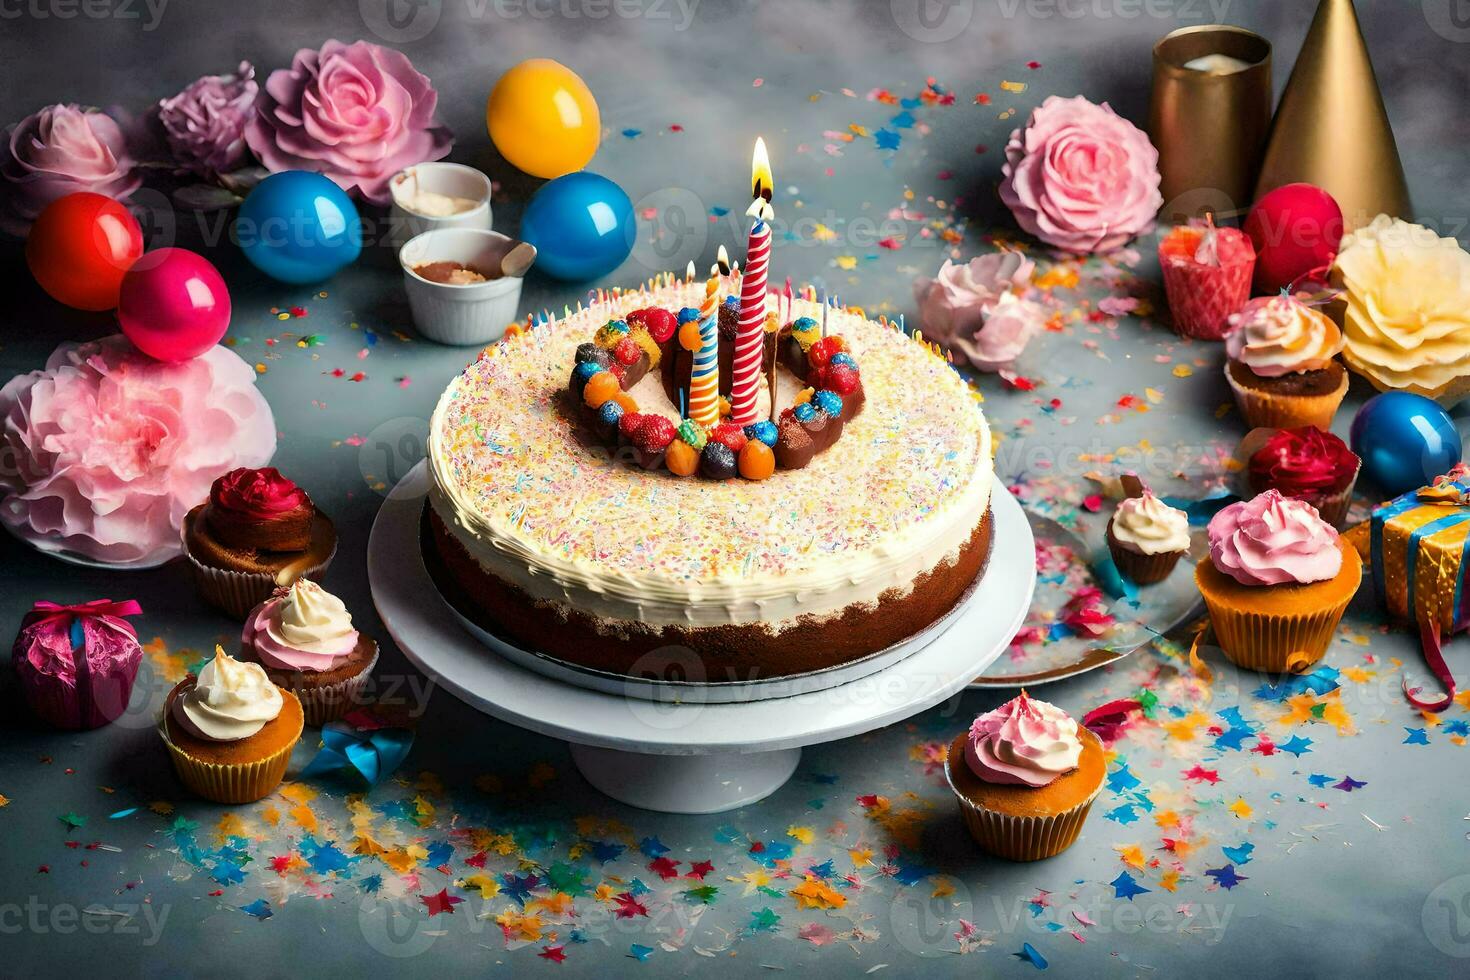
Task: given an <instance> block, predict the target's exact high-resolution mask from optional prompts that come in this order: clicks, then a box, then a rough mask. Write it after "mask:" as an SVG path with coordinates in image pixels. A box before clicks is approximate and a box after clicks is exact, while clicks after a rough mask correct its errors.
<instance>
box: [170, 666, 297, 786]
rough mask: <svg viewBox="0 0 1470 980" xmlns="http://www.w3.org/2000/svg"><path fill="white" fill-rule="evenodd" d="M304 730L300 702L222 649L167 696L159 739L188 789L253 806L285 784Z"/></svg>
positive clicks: (263, 674) (294, 696)
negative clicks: (294, 751)
mask: <svg viewBox="0 0 1470 980" xmlns="http://www.w3.org/2000/svg"><path fill="white" fill-rule="evenodd" d="M302 722H303V719H302V716H301V702H299V701H297V700H296V695H294V694H292V693H291V692H290V691H283V690H281V688H279V687H277V686H276V685H275V684H272V683H271V681H270V678H269V677H267V676H266V675H265V670H264V669H263V668H262V667H261V666H260V665H259V664H250V663H241V662H240V661H238V660H236V659H235V658H233V657H231V656H230V655H229V654H227V653H225V652H224V650H222V649H220V648H219V647H215V648H214V659H213V660H211V661H210V662H209V663H207V664H205V665H204V669H203V670H201V671H200V672H199V676H198V677H197V678H196V677H186V678H184V679H183V680H182V681H180V682H179V683H178V685H177V686H176V687H175V688H174V689H173V690H172V691H170V692H169V693H168V700H167V701H165V702H164V705H163V717H162V719H161V720H160V721H159V723H158V731H159V734H161V735H162V736H163V742H164V744H165V745H167V746H168V751H169V755H170V756H172V757H173V761H174V771H175V772H177V773H178V774H179V780H180V782H182V783H183V784H184V785H185V786H187V787H189V789H191V790H193V791H194V792H195V793H198V794H199V795H200V796H202V797H204V798H205V799H206V800H213V801H214V802H216V803H250V802H253V801H255V800H258V799H260V798H262V797H264V796H268V795H270V793H271V791H272V790H274V789H275V788H276V787H277V786H279V785H280V784H281V779H282V778H284V777H285V775H286V765H287V763H289V762H290V761H291V750H292V749H293V748H295V747H296V742H297V741H298V740H299V739H300V738H301V726H302Z"/></svg>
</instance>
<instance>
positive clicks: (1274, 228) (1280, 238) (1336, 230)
mask: <svg viewBox="0 0 1470 980" xmlns="http://www.w3.org/2000/svg"><path fill="white" fill-rule="evenodd" d="M1245 232H1246V234H1247V235H1250V236H1251V242H1252V243H1254V244H1255V246H1256V292H1257V293H1259V294H1262V295H1267V296H1269V295H1274V294H1276V293H1279V292H1281V290H1282V289H1283V288H1285V287H1286V286H1290V285H1291V284H1292V283H1294V282H1296V281H1297V280H1298V279H1300V278H1302V277H1303V276H1306V275H1307V274H1308V273H1311V272H1317V273H1319V275H1320V276H1321V278H1323V279H1326V274H1327V269H1328V267H1330V266H1331V265H1332V260H1333V259H1334V258H1336V257H1337V249H1338V246H1339V245H1341V244H1342V235H1343V222H1342V208H1340V207H1338V205H1337V201H1335V200H1333V198H1332V195H1331V194H1329V193H1327V192H1326V191H1324V190H1323V189H1322V188H1320V187H1317V186H1315V185H1313V184H1286V185H1284V186H1282V187H1278V188H1276V189H1275V190H1274V191H1271V192H1270V193H1269V194H1267V195H1265V196H1264V197H1262V198H1261V199H1260V200H1259V201H1257V202H1256V206H1255V207H1253V208H1251V213H1250V216H1249V217H1247V218H1246V219H1245Z"/></svg>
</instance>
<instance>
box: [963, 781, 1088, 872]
mask: <svg viewBox="0 0 1470 980" xmlns="http://www.w3.org/2000/svg"><path fill="white" fill-rule="evenodd" d="M951 764H952V762H951V760H950V759H949V758H946V759H945V760H944V779H945V782H947V783H949V788H950V791H951V792H952V793H954V796H955V800H956V801H957V802H958V803H959V808H960V816H961V817H963V818H964V821H965V828H966V829H967V830H969V832H970V836H971V837H972V838H974V840H975V843H977V844H979V845H980V847H981V849H983V850H984V851H986V852H987V853H989V854H993V855H995V856H996V857H999V858H1005V859H1006V860H1008V861H1042V860H1045V859H1046V858H1049V857H1056V856H1057V855H1058V854H1060V853H1062V852H1063V851H1065V850H1066V849H1067V848H1069V847H1071V846H1072V845H1073V844H1074V843H1075V842H1076V840H1077V835H1078V834H1080V833H1081V832H1082V825H1083V824H1084V823H1086V822H1087V814H1088V812H1089V811H1091V810H1092V804H1093V802H1094V801H1095V800H1096V799H1097V798H1098V795H1099V794H1100V793H1102V788H1103V784H1102V783H1101V782H1099V783H1098V786H1097V789H1095V790H1093V791H1092V795H1091V796H1089V797H1087V799H1085V800H1083V801H1082V802H1081V803H1078V804H1077V805H1076V806H1074V807H1073V808H1072V809H1070V810H1065V811H1063V812H1061V813H1055V814H1049V815H1047V816H1013V815H1011V814H1006V813H999V812H997V811H995V810H987V809H986V808H984V807H982V806H980V805H978V804H976V803H975V802H974V801H972V800H971V799H970V798H969V797H967V796H965V795H964V794H963V793H961V792H960V791H959V790H958V789H956V788H955V784H954V779H953V778H952V776H951V774H950V766H951Z"/></svg>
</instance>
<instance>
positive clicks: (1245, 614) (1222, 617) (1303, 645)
mask: <svg viewBox="0 0 1470 980" xmlns="http://www.w3.org/2000/svg"><path fill="white" fill-rule="evenodd" d="M1204 597H1205V607H1206V608H1207V609H1209V612H1210V625H1211V626H1212V627H1213V628H1214V632H1215V641H1216V642H1217V643H1218V644H1219V645H1220V649H1221V650H1223V651H1224V652H1225V657H1226V659H1228V660H1229V661H1230V662H1231V663H1233V664H1235V665H1237V666H1239V667H1244V668H1246V669H1247V670H1258V671H1261V672H1263V673H1270V674H1285V673H1292V674H1301V673H1305V672H1306V671H1307V670H1309V669H1311V667H1312V666H1313V665H1314V664H1316V663H1317V662H1318V661H1319V660H1321V659H1322V658H1323V657H1324V656H1326V655H1327V648H1328V647H1329V646H1330V645H1331V644H1332V638H1333V636H1334V635H1335V634H1336V633H1337V624H1338V623H1339V622H1341V621H1342V616H1343V613H1345V612H1346V611H1347V607H1348V604H1349V603H1350V602H1352V598H1353V597H1352V593H1351V592H1350V593H1348V595H1347V597H1346V598H1345V599H1343V600H1342V601H1341V602H1339V603H1337V604H1336V605H1333V606H1330V607H1328V608H1325V609H1318V610H1314V611H1310V612H1303V613H1297V614H1294V615H1285V616H1283V615H1275V614H1270V613H1261V612H1256V611H1254V610H1250V609H1237V608H1235V607H1233V606H1229V605H1226V604H1223V603H1219V602H1217V601H1215V600H1214V599H1213V598H1212V597H1211V595H1210V593H1209V591H1208V590H1205V591H1204Z"/></svg>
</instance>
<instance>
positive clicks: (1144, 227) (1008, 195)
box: [1000, 95, 1164, 252]
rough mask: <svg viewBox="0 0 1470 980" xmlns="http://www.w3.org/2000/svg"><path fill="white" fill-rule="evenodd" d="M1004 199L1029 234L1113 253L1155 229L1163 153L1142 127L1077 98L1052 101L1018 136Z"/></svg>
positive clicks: (1009, 147) (1009, 154)
mask: <svg viewBox="0 0 1470 980" xmlns="http://www.w3.org/2000/svg"><path fill="white" fill-rule="evenodd" d="M1002 173H1003V174H1004V180H1002V181H1001V185H1000V197H1001V200H1003V201H1004V202H1005V204H1006V207H1008V208H1010V209H1011V213H1012V214H1013V215H1015V217H1016V222H1017V223H1018V224H1019V225H1020V226H1021V227H1022V228H1023V229H1024V230H1025V231H1026V232H1028V233H1029V234H1032V235H1035V236H1036V237H1037V238H1039V239H1041V240H1042V241H1043V242H1046V243H1047V244H1048V245H1052V246H1055V247H1056V248H1060V249H1065V250H1067V251H1069V252H1107V251H1111V250H1113V249H1115V248H1118V247H1119V246H1121V245H1123V244H1124V243H1125V242H1127V241H1128V240H1129V239H1130V238H1134V237H1136V236H1138V235H1141V234H1144V233H1145V232H1147V231H1149V230H1151V229H1152V228H1153V226H1154V217H1155V216H1156V215H1157V214H1158V211H1159V208H1160V207H1161V206H1162V205H1163V203H1164V198H1163V195H1162V194H1160V193H1159V151H1158V150H1156V149H1154V146H1153V144H1152V143H1150V142H1149V140H1148V137H1147V136H1145V135H1144V133H1143V131H1142V130H1140V129H1139V128H1138V127H1137V126H1134V125H1133V124H1132V123H1130V122H1129V121H1128V120H1126V119H1124V118H1122V117H1121V116H1119V115H1117V114H1116V113H1115V112H1113V110H1112V108H1111V107H1109V106H1108V104H1107V103H1103V104H1102V105H1100V106H1099V105H1094V104H1093V103H1091V102H1088V101H1087V100H1086V99H1084V98H1082V97H1081V96H1078V97H1077V98H1075V99H1063V98H1058V97H1057V96H1055V95H1054V96H1051V97H1050V98H1048V99H1047V100H1046V101H1045V102H1043V103H1042V104H1041V105H1040V106H1039V107H1038V108H1037V109H1036V110H1035V111H1033V112H1032V113H1031V119H1030V120H1029V121H1028V122H1027V123H1026V126H1025V128H1024V129H1018V130H1016V131H1015V132H1014V133H1012V134H1011V139H1010V142H1009V143H1008V144H1006V164H1005V167H1004V168H1003V170H1002Z"/></svg>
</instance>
